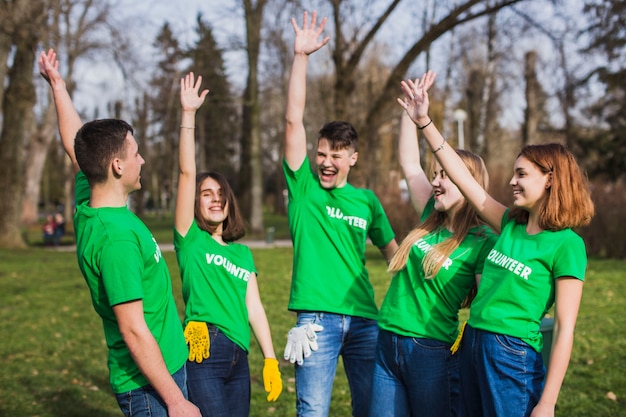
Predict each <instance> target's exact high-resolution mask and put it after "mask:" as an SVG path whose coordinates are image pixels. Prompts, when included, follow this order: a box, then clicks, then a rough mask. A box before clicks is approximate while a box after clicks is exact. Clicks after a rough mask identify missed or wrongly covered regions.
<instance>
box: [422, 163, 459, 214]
mask: <svg viewBox="0 0 626 417" xmlns="http://www.w3.org/2000/svg"><path fill="white" fill-rule="evenodd" d="M433 168H434V169H433V174H432V180H431V182H430V183H431V185H432V186H433V196H434V198H435V206H434V207H435V210H437V211H440V212H445V213H448V215H449V216H450V217H451V218H453V217H454V216H455V215H456V213H457V212H458V210H459V209H460V208H461V207H462V206H463V204H464V203H465V197H463V194H461V191H459V189H458V187H457V186H456V185H455V184H454V183H453V182H452V181H451V180H450V178H449V177H448V176H447V175H446V172H445V171H444V170H443V168H441V165H439V163H435V166H434V167H433Z"/></svg>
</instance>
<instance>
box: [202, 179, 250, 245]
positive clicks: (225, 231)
mask: <svg viewBox="0 0 626 417" xmlns="http://www.w3.org/2000/svg"><path fill="white" fill-rule="evenodd" d="M207 178H213V179H214V180H215V181H216V182H217V183H218V184H219V186H220V188H221V191H222V198H221V204H222V208H224V207H225V206H226V203H228V215H227V216H226V218H225V219H224V222H223V223H222V239H224V241H225V242H234V241H236V240H238V239H241V238H242V237H243V236H244V235H245V234H246V228H245V223H244V220H243V217H242V216H241V212H240V210H239V205H238V204H237V200H236V199H235V193H234V192H233V189H232V188H231V186H230V184H229V183H228V181H227V180H226V178H225V177H224V176H223V175H222V174H220V173H218V172H213V171H211V172H203V173H200V174H198V175H197V176H196V203H195V206H194V214H195V217H196V222H197V223H198V227H200V229H202V230H204V231H206V232H209V233H210V234H213V232H215V229H216V228H217V225H214V224H210V223H209V222H208V221H207V220H206V219H205V218H203V217H202V216H201V215H200V192H201V187H202V183H203V182H204V180H206V179H207Z"/></svg>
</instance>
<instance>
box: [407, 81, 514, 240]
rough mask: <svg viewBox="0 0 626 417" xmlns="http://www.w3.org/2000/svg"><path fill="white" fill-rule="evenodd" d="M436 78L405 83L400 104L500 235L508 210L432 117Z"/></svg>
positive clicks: (462, 190)
mask: <svg viewBox="0 0 626 417" xmlns="http://www.w3.org/2000/svg"><path fill="white" fill-rule="evenodd" d="M435 76H436V75H435V73H434V72H432V71H428V72H426V73H425V74H424V76H423V77H422V78H421V79H419V78H418V79H416V80H415V81H411V80H407V81H402V92H403V93H404V97H403V98H402V99H400V98H399V99H398V103H399V104H400V105H401V106H402V108H404V109H405V110H406V112H407V113H408V115H409V116H410V117H411V120H413V122H414V123H415V124H416V125H417V127H418V128H420V129H421V130H422V132H423V134H424V137H425V138H426V141H427V142H428V145H430V148H431V149H432V151H433V153H434V154H435V156H436V157H437V160H438V161H439V163H440V164H441V167H442V168H443V169H444V171H446V174H447V175H448V177H450V179H451V180H452V181H453V182H454V183H455V184H456V186H457V187H459V190H460V191H461V193H463V196H464V197H465V199H466V200H467V201H469V203H470V204H471V205H472V206H473V207H474V209H475V210H476V212H477V213H478V214H479V215H480V216H481V217H482V219H483V220H484V221H485V222H486V223H487V224H489V226H491V227H492V228H493V229H494V230H495V231H496V232H498V233H500V231H501V230H500V229H501V228H500V222H501V220H502V216H503V215H504V211H505V210H506V207H505V206H504V205H502V204H500V203H499V202H497V201H496V200H494V199H493V197H491V196H490V195H489V193H487V191H486V190H485V189H483V188H482V187H481V186H480V184H479V183H478V182H477V181H476V180H475V179H474V177H473V176H472V175H471V174H470V172H469V170H468V169H467V167H466V166H465V164H464V163H463V161H462V160H461V158H460V157H459V156H458V155H457V153H456V152H455V151H454V149H452V147H451V146H449V145H448V144H447V143H446V141H445V139H444V138H443V136H441V133H439V130H437V128H436V127H435V125H434V123H433V122H432V119H431V118H430V117H429V116H428V107H429V100H428V88H429V87H430V86H431V85H432V84H433V83H434V80H435Z"/></svg>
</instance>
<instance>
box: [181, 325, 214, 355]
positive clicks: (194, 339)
mask: <svg viewBox="0 0 626 417" xmlns="http://www.w3.org/2000/svg"><path fill="white" fill-rule="evenodd" d="M185 341H186V342H187V344H188V345H189V360H190V361H194V360H195V361H196V362H198V363H200V362H202V361H203V360H204V359H206V358H208V357H209V346H210V345H211V340H210V339H209V328H208V327H207V325H206V323H204V322H202V321H190V322H188V323H187V327H185Z"/></svg>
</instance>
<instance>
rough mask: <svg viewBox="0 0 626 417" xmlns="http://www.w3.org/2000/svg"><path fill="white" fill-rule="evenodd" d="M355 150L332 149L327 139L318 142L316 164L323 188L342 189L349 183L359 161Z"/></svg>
mask: <svg viewBox="0 0 626 417" xmlns="http://www.w3.org/2000/svg"><path fill="white" fill-rule="evenodd" d="M358 156H359V154H358V152H354V150H353V149H349V148H344V149H332V148H331V146H330V142H329V141H328V140H327V139H324V138H321V139H320V140H319V141H318V142H317V154H316V157H315V164H316V165H317V174H318V176H319V179H320V184H321V185H322V187H323V188H326V189H331V188H341V187H343V186H345V185H346V184H347V183H348V174H349V173H350V168H352V167H353V166H354V165H355V164H356V161H357V159H358Z"/></svg>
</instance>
